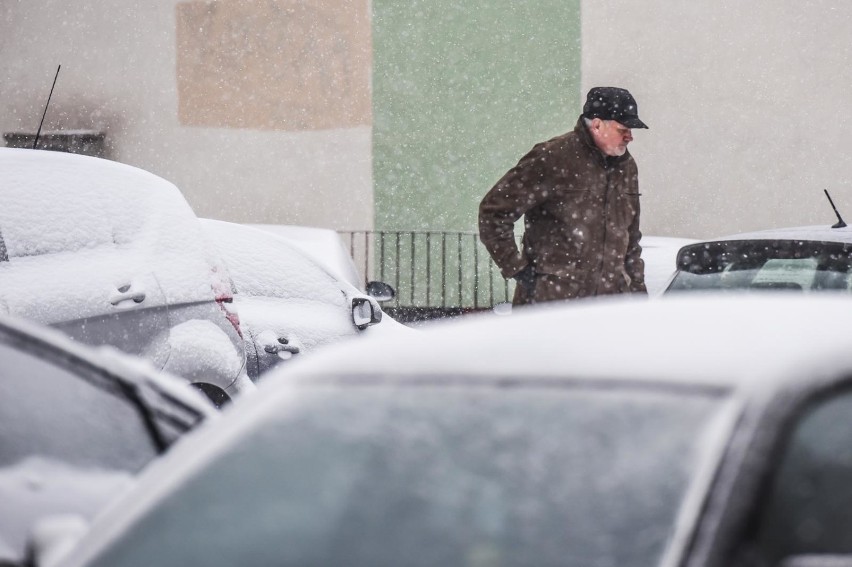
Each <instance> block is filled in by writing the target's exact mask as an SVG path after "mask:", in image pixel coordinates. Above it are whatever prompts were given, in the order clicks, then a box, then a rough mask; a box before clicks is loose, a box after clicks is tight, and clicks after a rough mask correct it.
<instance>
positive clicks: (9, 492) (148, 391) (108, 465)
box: [0, 316, 216, 565]
mask: <svg viewBox="0 0 852 567" xmlns="http://www.w3.org/2000/svg"><path fill="white" fill-rule="evenodd" d="M213 415H216V410H215V408H214V407H213V406H212V405H211V404H210V403H209V402H208V401H207V400H206V398H204V397H203V396H201V395H200V394H199V393H197V392H196V391H194V390H192V389H191V388H190V387H189V386H188V385H187V384H186V383H185V382H184V381H182V380H179V379H177V378H172V377H169V376H165V375H159V374H157V373H155V372H154V370H153V369H152V368H151V367H150V365H149V364H147V363H144V362H142V361H140V360H139V359H135V358H131V357H129V356H128V355H124V354H122V353H120V352H118V351H116V350H114V349H111V348H110V347H101V349H100V350H99V351H95V350H91V349H89V348H88V347H85V346H84V345H80V344H79V343H75V342H73V341H71V340H70V339H68V338H67V337H64V336H61V335H60V334H59V333H58V332H57V331H55V330H52V329H47V328H43V327H40V326H36V325H34V324H32V323H27V322H24V321H21V320H13V319H10V318H9V317H7V316H0V564H3V565H6V564H12V565H16V564H23V558H24V555H25V552H26V547H27V544H28V542H29V543H30V544H31V543H33V541H32V540H31V536H32V535H33V534H34V532H36V531H39V529H38V527H39V526H40V525H45V524H46V523H49V522H50V521H51V520H53V519H57V518H59V517H67V516H69V515H73V516H74V517H75V518H82V519H84V520H85V519H90V518H91V517H92V516H93V515H94V514H95V513H96V512H97V511H98V510H100V509H101V508H102V507H103V506H104V505H106V503H107V502H109V501H110V500H111V499H113V498H115V497H116V496H117V495H118V494H120V493H122V492H123V491H125V490H127V488H128V487H129V486H130V484H131V483H132V478H133V476H134V475H135V474H136V473H137V472H138V471H139V470H140V469H142V467H144V466H145V465H146V464H147V463H148V462H150V461H151V460H152V459H154V458H155V457H157V456H158V455H160V454H162V453H163V452H164V451H166V449H167V448H168V447H169V446H170V445H172V444H173V443H174V442H175V441H176V440H177V439H178V438H180V437H181V436H182V435H183V434H185V433H186V432H188V431H189V430H191V429H193V428H194V427H195V426H196V425H197V424H199V423H200V422H201V421H202V420H204V419H209V418H210V417H212V416H213ZM4 562H5V563H4Z"/></svg>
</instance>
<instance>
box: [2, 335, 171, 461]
mask: <svg viewBox="0 0 852 567" xmlns="http://www.w3.org/2000/svg"><path fill="white" fill-rule="evenodd" d="M0 360H2V361H3V364H2V365H0V468H2V467H8V466H12V465H14V464H15V463H17V462H19V461H21V460H23V459H26V458H28V457H33V456H37V457H38V456H40V457H49V458H51V459H55V460H60V461H63V462H66V463H68V464H72V465H78V466H85V467H94V468H107V469H119V470H123V471H131V472H135V471H137V470H139V469H140V468H142V466H143V465H144V464H146V463H147V462H148V461H150V460H151V459H152V458H154V457H155V456H156V454H157V451H156V448H155V445H154V443H153V441H152V439H151V436H150V434H149V432H148V430H147V429H146V428H145V424H144V422H143V420H142V419H141V416H140V414H139V412H138V411H137V409H136V407H135V406H134V405H132V404H131V403H130V402H129V401H128V400H127V399H126V398H125V397H124V396H123V395H122V394H121V392H120V391H117V390H113V391H110V389H109V386H108V385H107V384H103V385H100V386H99V385H96V384H95V383H94V382H91V381H89V380H87V379H86V377H84V376H81V375H78V374H75V373H73V372H71V371H69V370H67V369H65V368H63V367H61V366H58V365H56V364H54V363H53V362H51V361H48V360H45V359H44V358H43V357H40V356H36V355H33V354H31V353H28V352H22V351H21V350H19V349H18V348H15V347H12V346H10V345H8V344H4V343H0Z"/></svg>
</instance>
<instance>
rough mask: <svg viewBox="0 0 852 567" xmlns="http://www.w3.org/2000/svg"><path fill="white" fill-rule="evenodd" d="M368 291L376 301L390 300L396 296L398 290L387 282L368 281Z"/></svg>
mask: <svg viewBox="0 0 852 567" xmlns="http://www.w3.org/2000/svg"><path fill="white" fill-rule="evenodd" d="M366 291H367V295H369V296H370V297H372V298H374V299H375V300H376V301H390V300H391V299H393V298H394V297H396V290H395V289H394V288H393V287H391V286H390V285H389V284H386V283H385V282H367V288H366Z"/></svg>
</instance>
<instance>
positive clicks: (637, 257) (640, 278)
mask: <svg viewBox="0 0 852 567" xmlns="http://www.w3.org/2000/svg"><path fill="white" fill-rule="evenodd" d="M636 179H638V174H637V176H636ZM635 192H636V193H639V187H638V182H637V186H636V188H635ZM639 210H640V207H639V200H638V198H637V201H636V216H634V217H633V222H631V223H630V227H629V228H628V229H627V232H628V235H627V236H628V242H627V255H626V256H625V257H624V271H625V272H626V273H627V276H628V277H629V278H630V291H631V292H633V293H644V294H647V293H648V290H647V289H646V288H645V261H644V260H642V247H641V246H639V240H641V238H642V233H641V232H640V230H639Z"/></svg>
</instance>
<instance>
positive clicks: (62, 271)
mask: <svg viewBox="0 0 852 567" xmlns="http://www.w3.org/2000/svg"><path fill="white" fill-rule="evenodd" d="M6 235H7V238H6V241H7V243H11V242H13V236H14V234H9V232H8V231H7V234H6ZM0 304H2V305H3V306H4V307H5V309H6V310H7V311H8V312H9V313H10V314H13V315H16V316H19V317H23V318H26V319H30V320H32V321H36V322H39V323H42V324H46V325H50V326H53V327H55V328H57V329H59V330H60V331H62V332H63V333H65V334H67V335H69V336H70V337H72V338H74V339H76V340H79V341H80V342H83V343H86V344H90V345H103V344H111V345H113V346H115V347H117V348H119V349H120V350H122V351H124V352H127V353H130V354H135V355H140V356H144V357H145V358H147V359H149V360H150V361H151V362H152V363H153V364H154V365H155V366H157V367H160V368H161V367H162V366H163V364H164V363H165V361H166V359H167V358H168V354H169V351H168V341H167V331H168V308H167V303H166V298H165V296H164V294H163V291H162V289H161V288H160V285H159V283H158V282H157V279H156V278H155V276H154V274H153V270H152V269H151V268H150V265H149V263H148V261H147V260H146V258H145V257H144V255H142V254H140V253H137V252H136V251H134V250H127V249H122V248H120V247H119V246H116V245H113V244H109V243H107V244H104V245H101V246H96V247H93V248H88V249H80V250H60V251H56V252H50V253H46V254H35V255H16V254H15V249H14V248H11V249H10V253H9V256H8V259H7V260H6V261H0Z"/></svg>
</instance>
